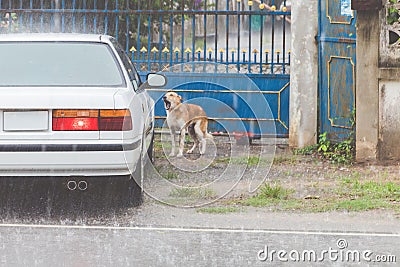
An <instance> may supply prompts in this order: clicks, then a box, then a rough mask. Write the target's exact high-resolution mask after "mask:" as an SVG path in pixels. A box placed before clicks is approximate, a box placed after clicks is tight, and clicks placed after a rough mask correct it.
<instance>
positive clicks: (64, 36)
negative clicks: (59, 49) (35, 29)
mask: <svg viewBox="0 0 400 267" xmlns="http://www.w3.org/2000/svg"><path fill="white" fill-rule="evenodd" d="M111 38H113V37H111V36H108V35H100V34H81V33H11V34H0V42H14V41H19V42H24V41H27V42H41V41H42V42H46V41H48V42H51V41H58V42H62V41H65V42H74V41H75V42H82V41H83V42H110V40H111Z"/></svg>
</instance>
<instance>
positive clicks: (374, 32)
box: [356, 11, 380, 161]
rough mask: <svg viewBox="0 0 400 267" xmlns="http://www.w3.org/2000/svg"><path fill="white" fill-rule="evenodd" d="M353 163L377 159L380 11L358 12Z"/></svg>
mask: <svg viewBox="0 0 400 267" xmlns="http://www.w3.org/2000/svg"><path fill="white" fill-rule="evenodd" d="M356 29H357V33H356V34H357V47H356V53H357V54H356V58H357V59H356V61H357V63H356V64H357V65H356V160H358V161H367V160H376V159H377V147H378V128H379V90H378V86H379V85H378V78H379V77H378V76H379V69H378V60H379V31H380V24H379V12H378V11H357V22H356Z"/></svg>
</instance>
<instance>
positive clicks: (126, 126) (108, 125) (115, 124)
mask: <svg viewBox="0 0 400 267" xmlns="http://www.w3.org/2000/svg"><path fill="white" fill-rule="evenodd" d="M99 129H100V131H129V130H132V118H131V112H130V111H129V110H128V109H119V110H100V123H99Z"/></svg>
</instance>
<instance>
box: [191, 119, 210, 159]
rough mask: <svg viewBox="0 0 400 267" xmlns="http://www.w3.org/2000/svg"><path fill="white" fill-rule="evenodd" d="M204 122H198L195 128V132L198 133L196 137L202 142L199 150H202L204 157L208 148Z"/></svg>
mask: <svg viewBox="0 0 400 267" xmlns="http://www.w3.org/2000/svg"><path fill="white" fill-rule="evenodd" d="M203 123H204V122H203V120H202V121H198V122H197V123H196V125H195V126H194V131H195V133H196V136H197V138H198V140H199V141H200V143H199V150H200V155H204V153H205V152H206V147H207V143H206V139H205V134H204V132H203V130H202V128H203V126H202V124H203Z"/></svg>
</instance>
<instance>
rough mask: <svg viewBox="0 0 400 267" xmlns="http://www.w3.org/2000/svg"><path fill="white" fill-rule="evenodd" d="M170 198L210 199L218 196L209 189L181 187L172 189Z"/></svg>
mask: <svg viewBox="0 0 400 267" xmlns="http://www.w3.org/2000/svg"><path fill="white" fill-rule="evenodd" d="M169 196H170V197H177V198H190V199H208V198H213V197H215V196H217V193H216V192H215V191H214V190H212V189H209V188H196V187H180V188H174V189H172V190H171V192H170V193H169Z"/></svg>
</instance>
